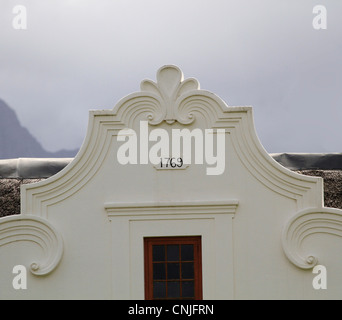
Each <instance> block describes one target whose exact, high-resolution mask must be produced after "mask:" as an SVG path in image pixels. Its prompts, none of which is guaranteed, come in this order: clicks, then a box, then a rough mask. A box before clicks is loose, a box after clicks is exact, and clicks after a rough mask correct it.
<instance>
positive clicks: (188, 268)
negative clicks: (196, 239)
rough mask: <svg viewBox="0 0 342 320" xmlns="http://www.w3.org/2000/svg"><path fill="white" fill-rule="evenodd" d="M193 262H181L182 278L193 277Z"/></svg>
mask: <svg viewBox="0 0 342 320" xmlns="http://www.w3.org/2000/svg"><path fill="white" fill-rule="evenodd" d="M194 277H195V275H194V263H193V262H186V263H182V279H194Z"/></svg>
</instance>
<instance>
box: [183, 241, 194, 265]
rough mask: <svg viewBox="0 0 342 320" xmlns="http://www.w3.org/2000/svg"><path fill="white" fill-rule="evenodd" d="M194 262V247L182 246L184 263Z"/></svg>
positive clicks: (190, 245) (191, 245)
mask: <svg viewBox="0 0 342 320" xmlns="http://www.w3.org/2000/svg"><path fill="white" fill-rule="evenodd" d="M193 260H194V245H193V244H182V261H193Z"/></svg>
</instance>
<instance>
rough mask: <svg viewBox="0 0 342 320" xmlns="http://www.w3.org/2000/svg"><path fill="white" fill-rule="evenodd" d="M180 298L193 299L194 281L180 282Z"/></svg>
mask: <svg viewBox="0 0 342 320" xmlns="http://www.w3.org/2000/svg"><path fill="white" fill-rule="evenodd" d="M182 296H183V298H193V297H194V296H195V285H194V281H183V282H182Z"/></svg>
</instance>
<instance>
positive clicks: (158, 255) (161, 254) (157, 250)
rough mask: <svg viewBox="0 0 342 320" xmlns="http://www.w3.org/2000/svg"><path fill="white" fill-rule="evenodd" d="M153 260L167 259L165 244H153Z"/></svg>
mask: <svg viewBox="0 0 342 320" xmlns="http://www.w3.org/2000/svg"><path fill="white" fill-rule="evenodd" d="M153 261H165V246H153Z"/></svg>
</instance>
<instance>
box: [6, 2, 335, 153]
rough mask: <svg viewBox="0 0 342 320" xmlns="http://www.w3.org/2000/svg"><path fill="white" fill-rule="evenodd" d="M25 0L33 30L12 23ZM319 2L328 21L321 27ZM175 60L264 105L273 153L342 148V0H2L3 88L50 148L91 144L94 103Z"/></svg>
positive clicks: (260, 126)
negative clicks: (317, 27) (87, 139)
mask: <svg viewBox="0 0 342 320" xmlns="http://www.w3.org/2000/svg"><path fill="white" fill-rule="evenodd" d="M18 4H20V5H24V6H26V8H27V19H28V21H27V22H28V29H27V30H15V29H14V28H13V27H12V21H13V19H14V17H15V15H14V14H13V13H12V10H13V7H14V6H16V5H18ZM315 5H324V6H325V7H326V9H327V14H328V15H327V17H328V28H327V30H315V29H314V28H313V26H312V21H313V19H314V17H315V14H313V12H312V10H313V7H314V6H315ZM165 64H176V65H177V66H179V67H180V68H181V69H182V70H183V72H184V74H185V77H195V78H197V79H198V80H199V81H200V83H201V87H202V89H207V90H210V91H212V92H214V93H216V94H218V95H219V96H220V97H221V98H222V99H223V100H225V101H226V102H227V103H228V105H252V106H253V107H254V117H255V125H256V129H257V133H258V136H259V138H260V140H261V142H262V144H263V145H264V146H265V148H266V150H267V151H268V152H342V1H338V0H324V1H323V0H315V1H313V0H301V1H298V0H92V1H91V0H20V1H19V0H1V2H0V98H2V99H4V100H5V101H6V102H7V103H8V104H9V105H10V106H11V107H13V108H14V109H15V110H16V112H17V114H18V116H19V118H20V121H21V123H22V124H23V125H24V126H25V127H27V128H28V129H29V130H30V131H31V132H32V133H33V135H34V136H35V137H36V138H37V139H38V140H39V141H40V142H41V143H42V144H43V146H44V148H46V149H47V150H49V151H56V150H59V149H74V148H78V147H80V145H81V144H82V141H83V139H84V137H85V133H86V128H87V123H88V111H89V110H90V109H111V108H113V106H114V105H115V104H116V102H117V101H118V100H119V99H121V98H122V97H123V96H126V95H127V94H130V93H132V92H134V91H137V90H138V89H139V84H140V82H141V80H143V79H145V78H150V79H153V80H154V79H155V73H156V71H157V70H158V69H159V68H160V67H161V66H163V65H165ZM0 116H1V115H0Z"/></svg>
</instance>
